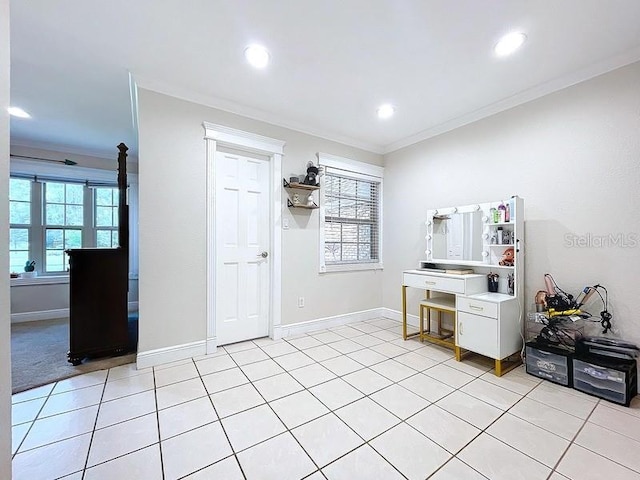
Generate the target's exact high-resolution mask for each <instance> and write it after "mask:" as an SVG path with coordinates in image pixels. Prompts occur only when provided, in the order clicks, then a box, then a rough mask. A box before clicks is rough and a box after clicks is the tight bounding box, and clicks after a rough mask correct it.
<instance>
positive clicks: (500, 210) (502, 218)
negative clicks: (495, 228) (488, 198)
mask: <svg viewBox="0 0 640 480" xmlns="http://www.w3.org/2000/svg"><path fill="white" fill-rule="evenodd" d="M506 211H507V207H505V206H504V202H500V205H498V222H506V221H507V220H506V213H505V212H506ZM499 243H502V242H499Z"/></svg>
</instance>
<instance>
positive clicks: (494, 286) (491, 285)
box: [487, 272, 500, 292]
mask: <svg viewBox="0 0 640 480" xmlns="http://www.w3.org/2000/svg"><path fill="white" fill-rule="evenodd" d="M499 278H500V275H498V274H497V273H493V272H490V273H489V274H488V275H487V290H489V291H490V292H497V291H498V280H499Z"/></svg>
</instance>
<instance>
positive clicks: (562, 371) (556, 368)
mask: <svg viewBox="0 0 640 480" xmlns="http://www.w3.org/2000/svg"><path fill="white" fill-rule="evenodd" d="M572 355H573V354H572V353H571V352H569V351H567V350H562V349H560V348H555V347H552V346H549V345H540V344H538V343H537V342H527V343H526V350H525V358H526V363H525V367H526V370H527V373H528V374H530V375H535V376H536V377H540V378H544V379H545V380H549V381H551V382H555V383H559V384H560V385H564V386H565V387H570V386H571V385H572V382H571V380H572V373H573V371H572V367H571V357H572Z"/></svg>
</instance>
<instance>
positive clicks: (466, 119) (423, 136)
mask: <svg viewBox="0 0 640 480" xmlns="http://www.w3.org/2000/svg"><path fill="white" fill-rule="evenodd" d="M637 61H640V46H638V47H636V48H633V49H631V50H628V51H626V52H624V53H621V54H620V55H616V56H614V57H611V58H608V59H606V60H603V61H602V62H598V63H595V64H592V65H589V66H588V67H585V68H582V69H580V70H576V71H574V72H571V73H569V74H567V75H563V76H561V77H558V78H556V79H554V80H551V81H549V82H545V83H541V84H539V85H536V86H535V87H532V88H529V89H527V90H524V91H522V92H520V93H517V94H515V95H512V96H511V97H509V98H505V99H504V100H500V101H498V102H495V103H492V104H490V105H487V106H486V107H482V108H480V109H478V110H475V111H473V112H470V113H468V114H466V115H461V116H460V117H456V118H452V119H451V120H448V121H446V122H444V123H441V124H439V125H436V126H433V127H431V128H428V129H426V130H422V131H421V132H418V133H416V134H414V135H411V136H408V137H405V138H404V139H402V140H398V141H396V142H393V143H390V144H388V145H387V146H386V147H385V148H384V149H383V152H382V153H383V155H386V154H388V153H392V152H395V151H396V150H400V149H401V148H404V147H408V146H410V145H414V144H416V143H418V142H421V141H424V140H428V139H429V138H433V137H435V136H437V135H441V134H443V133H446V132H450V131H451V130H455V129H456V128H460V127H463V126H465V125H469V124H470V123H473V122H477V121H478V120H482V119H483V118H487V117H490V116H492V115H495V114H496V113H500V112H504V111H505V110H509V109H510V108H514V107H517V106H519V105H522V104H524V103H527V102H531V101H533V100H536V99H538V98H541V97H544V96H545V95H549V94H551V93H554V92H557V91H559V90H562V89H565V88H567V87H570V86H573V85H576V84H578V83H582V82H586V81H587V80H590V79H592V78H595V77H598V76H600V75H604V74H605V73H609V72H611V71H613V70H616V69H618V68H622V67H625V66H627V65H630V64H632V63H635V62H637Z"/></svg>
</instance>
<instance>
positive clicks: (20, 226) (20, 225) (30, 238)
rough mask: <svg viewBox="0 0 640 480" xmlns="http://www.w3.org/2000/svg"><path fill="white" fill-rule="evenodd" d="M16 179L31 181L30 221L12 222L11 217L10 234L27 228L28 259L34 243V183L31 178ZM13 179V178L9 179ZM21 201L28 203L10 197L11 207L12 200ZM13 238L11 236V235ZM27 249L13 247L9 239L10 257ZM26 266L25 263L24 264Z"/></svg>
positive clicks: (22, 201)
mask: <svg viewBox="0 0 640 480" xmlns="http://www.w3.org/2000/svg"><path fill="white" fill-rule="evenodd" d="M16 180H25V181H28V182H29V202H28V203H29V220H30V223H11V218H9V235H11V230H13V229H16V230H26V231H27V245H28V247H27V250H26V252H27V260H28V259H29V258H30V256H31V252H32V249H31V245H32V243H33V236H34V234H33V230H34V229H33V215H34V206H33V204H34V201H35V200H34V193H33V184H32V182H31V181H30V180H27V179H16ZM9 181H11V179H10V180H9ZM14 201H17V202H21V203H27V202H25V201H24V200H11V198H10V199H9V208H11V202H14ZM9 238H11V237H9ZM24 251H25V250H18V249H12V248H11V241H10V240H9V249H8V253H9V258H11V252H24ZM23 267H24V265H23ZM9 270H10V271H11V260H9Z"/></svg>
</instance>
